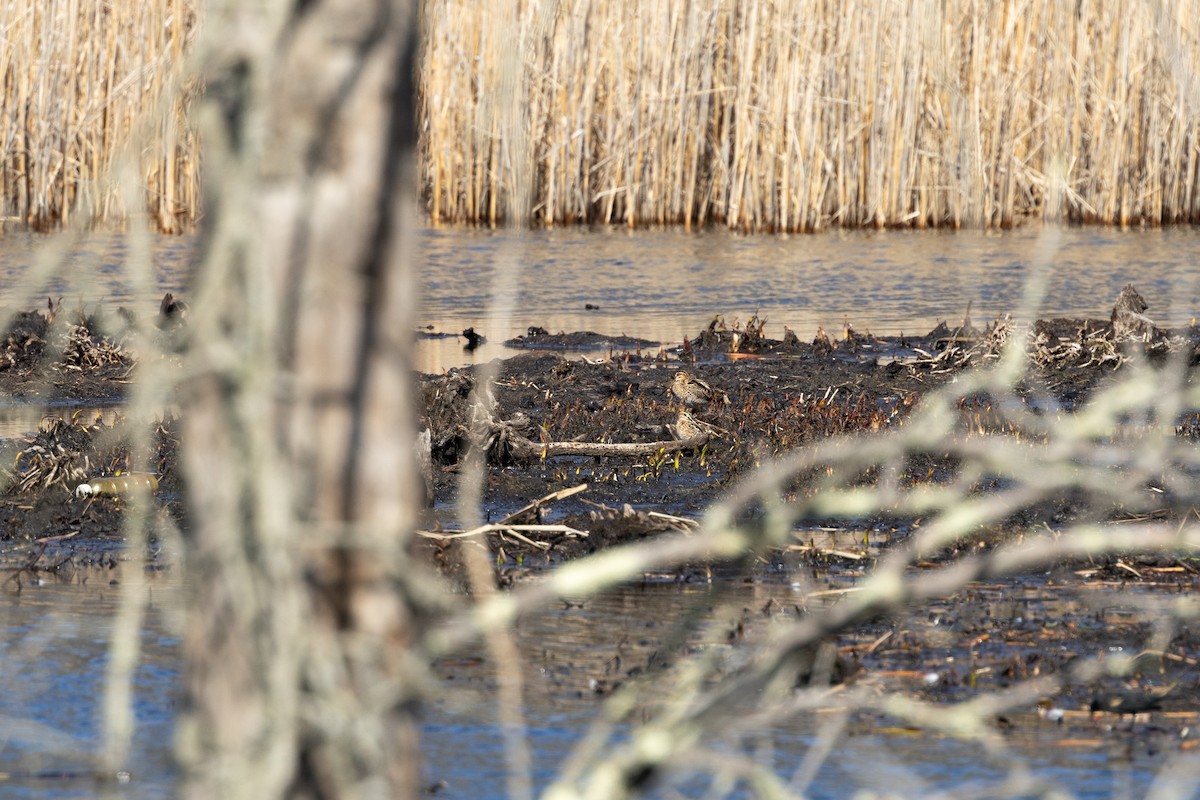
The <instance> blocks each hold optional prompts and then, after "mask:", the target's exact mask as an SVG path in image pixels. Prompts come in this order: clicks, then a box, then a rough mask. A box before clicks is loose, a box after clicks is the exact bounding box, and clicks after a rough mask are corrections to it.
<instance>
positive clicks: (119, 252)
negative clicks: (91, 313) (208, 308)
mask: <svg viewBox="0 0 1200 800" xmlns="http://www.w3.org/2000/svg"><path fill="white" fill-rule="evenodd" d="M145 245H146V249H145V257H146V259H148V261H149V263H148V264H147V263H145V260H143V259H141V255H142V249H141V242H140V241H138V240H135V239H133V238H131V237H129V236H127V235H124V234H115V233H86V234H81V235H79V236H72V235H69V234H55V235H53V236H45V235H40V234H33V233H21V232H17V233H7V234H5V235H4V237H3V238H2V239H0V287H3V289H2V291H0V307H4V308H16V309H18V310H24V309H27V308H35V309H38V310H41V309H43V308H45V305H46V298H47V297H54V298H55V299H57V298H59V297H61V298H63V301H64V302H63V307H64V308H68V309H70V308H73V307H74V306H75V304H76V303H84V304H86V305H89V306H90V305H93V304H95V303H103V304H105V305H111V306H113V307H115V306H121V305H124V306H129V307H130V308H131V309H132V310H134V311H136V312H137V313H139V314H151V313H154V312H157V311H158V303H159V300H160V299H162V296H163V294H164V293H166V292H174V293H176V294H181V295H184V294H186V289H187V268H188V263H189V259H190V258H191V256H192V254H193V253H194V252H195V247H196V241H195V238H194V237H190V236H152V237H148V238H147V239H146V241H145ZM139 262H141V263H139ZM142 269H144V270H145V275H144V279H139V276H141V275H142V274H143V273H142V271H141V270H142Z"/></svg>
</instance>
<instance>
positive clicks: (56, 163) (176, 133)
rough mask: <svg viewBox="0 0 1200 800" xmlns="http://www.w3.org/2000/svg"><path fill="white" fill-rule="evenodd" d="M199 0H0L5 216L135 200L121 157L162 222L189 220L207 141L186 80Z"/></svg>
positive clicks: (65, 217)
mask: <svg viewBox="0 0 1200 800" xmlns="http://www.w3.org/2000/svg"><path fill="white" fill-rule="evenodd" d="M196 15H197V9H196V6H195V4H194V3H193V2H192V0H156V2H152V3H138V2H130V1H129V0H116V1H115V2H111V3H77V2H71V0H46V1H45V2H38V3H5V4H3V5H0V75H2V76H3V93H4V95H3V102H2V103H0V143H2V147H0V158H2V159H3V161H2V163H0V216H2V217H3V219H4V220H5V221H11V222H19V223H24V224H27V225H29V226H31V227H33V228H35V229H38V230H47V229H51V228H54V227H57V226H60V225H66V224H68V223H70V222H71V220H72V218H73V217H74V216H75V215H77V214H78V215H82V216H83V217H84V218H85V220H84V221H85V222H86V223H88V224H96V223H99V222H106V223H109V224H112V223H114V222H120V221H122V220H124V219H125V218H126V216H127V215H128V214H129V213H130V212H131V211H136V210H137V209H131V208H128V207H127V205H126V202H127V200H126V199H125V198H123V197H122V195H121V193H120V192H119V191H118V190H117V182H116V178H115V177H114V174H113V167H114V165H116V164H118V163H119V162H120V160H121V159H128V160H129V163H130V164H131V166H132V167H133V168H134V169H135V170H136V175H137V180H138V181H139V182H140V187H141V191H142V193H143V200H144V203H145V208H146V210H147V212H148V214H149V216H150V220H151V224H152V225H154V226H156V227H157V228H158V229H159V230H161V231H163V232H168V233H170V232H177V231H181V230H187V229H190V228H191V227H192V226H193V225H194V223H195V221H196V218H197V215H198V213H199V196H198V192H199V180H198V178H199V176H198V170H199V151H198V147H197V143H196V139H195V135H194V132H193V131H192V130H191V128H190V127H189V125H188V123H187V120H186V112H187V108H188V105H189V101H190V97H191V95H192V93H193V92H192V90H190V89H189V88H187V87H184V86H182V85H181V84H180V80H181V78H180V76H181V74H182V72H181V71H182V67H183V65H184V59H185V54H186V52H187V51H188V49H189V48H190V45H191V42H192V39H193V38H194V35H195V31H196V27H197V16H196Z"/></svg>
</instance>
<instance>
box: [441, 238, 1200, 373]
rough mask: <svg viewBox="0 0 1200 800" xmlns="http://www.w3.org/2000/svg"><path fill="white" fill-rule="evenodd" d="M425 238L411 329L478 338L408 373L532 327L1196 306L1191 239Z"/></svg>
mask: <svg viewBox="0 0 1200 800" xmlns="http://www.w3.org/2000/svg"><path fill="white" fill-rule="evenodd" d="M423 242H424V256H425V261H424V264H423V275H424V284H423V286H422V292H423V294H422V298H421V318H420V322H421V323H422V324H426V325H432V326H433V327H434V328H436V329H437V330H442V331H448V332H455V333H457V332H460V331H462V330H463V329H464V328H466V327H474V328H475V329H476V330H477V331H479V332H482V333H484V334H485V335H487V336H488V337H489V341H488V344H487V345H485V346H484V347H482V348H480V349H479V350H478V351H476V353H475V354H473V355H472V354H468V353H464V351H463V349H462V344H463V341H462V340H455V339H451V340H448V341H445V340H443V341H432V342H429V341H426V342H421V343H420V344H419V345H418V363H419V365H420V367H421V368H422V369H424V370H425V371H429V372H434V371H440V370H441V369H445V368H447V367H450V366H456V365H459V364H462V363H467V362H468V361H470V360H486V359H490V358H495V357H497V356H504V355H508V354H511V353H512V352H513V351H512V350H510V349H507V348H503V347H502V346H501V345H500V344H499V342H501V341H503V340H505V339H508V338H511V337H513V336H516V335H520V334H523V333H525V331H526V329H527V328H528V327H529V326H531V325H540V326H542V327H544V328H546V329H547V330H549V331H551V332H558V331H575V330H594V331H596V332H598V333H602V334H607V335H616V334H622V333H624V334H628V335H630V336H638V337H641V338H646V339H653V340H656V341H660V342H664V343H668V344H679V343H680V342H681V341H682V340H683V337H684V336H689V337H690V336H694V335H695V334H696V333H697V332H698V331H699V330H700V329H701V328H702V327H703V326H704V325H706V324H707V323H708V322H709V321H710V320H711V319H712V318H713V315H714V314H723V315H725V317H726V319H727V320H728V321H729V322H732V321H733V320H735V319H741V320H742V321H745V320H746V319H748V318H749V317H750V315H752V314H756V313H757V314H758V315H759V316H760V317H766V318H767V319H768V321H769V323H768V327H767V331H766V332H767V335H769V336H773V337H775V338H780V337H782V334H783V326H784V325H787V326H789V327H790V328H792V329H793V330H795V331H796V333H797V335H799V336H800V338H801V339H811V338H812V337H813V336H814V335H815V334H816V331H817V328H818V327H823V328H824V329H825V330H826V331H829V332H830V333H836V332H837V331H840V330H841V328H842V326H843V325H844V324H845V323H846V322H849V323H850V324H851V325H853V326H854V327H855V328H856V329H858V330H860V331H864V330H869V331H872V332H874V333H879V334H896V333H902V332H907V333H914V332H916V333H924V332H926V331H928V330H929V329H931V328H933V327H934V326H935V325H936V324H937V323H938V322H939V321H941V320H947V321H949V322H951V323H954V322H957V321H959V320H961V319H962V317H963V314H964V313H965V311H966V309H967V305H968V303H970V304H971V316H972V318H973V319H974V320H975V322H976V323H979V322H986V321H988V320H990V319H992V318H994V317H996V316H997V315H1000V314H1005V313H1013V314H1014V315H1015V316H1016V317H1017V318H1018V319H1032V318H1036V317H1039V316H1041V317H1058V316H1072V317H1074V316H1090V317H1103V318H1107V317H1108V315H1109V312H1110V311H1111V310H1112V305H1113V302H1114V301H1115V299H1116V297H1117V294H1118V292H1120V290H1121V288H1122V287H1123V286H1124V285H1125V284H1126V283H1131V282H1132V283H1133V284H1134V285H1135V286H1136V287H1137V288H1138V290H1139V291H1140V292H1141V293H1142V295H1143V296H1144V297H1145V298H1146V300H1147V302H1148V303H1149V304H1150V311H1149V315H1150V316H1151V318H1153V319H1154V320H1155V321H1157V322H1159V323H1160V324H1168V325H1179V324H1185V323H1188V322H1190V321H1191V319H1192V318H1193V317H1194V316H1196V314H1197V310H1198V309H1200V265H1198V263H1197V259H1196V256H1195V253H1196V251H1197V245H1200V232H1197V231H1196V230H1193V229H1192V228H1169V229H1164V230H1146V231H1142V230H1130V231H1114V230H1106V229H1096V228H1073V229H1041V228H1027V229H1022V230H1016V231H1005V232H999V233H993V232H988V233H983V232H978V231H960V232H953V231H887V232H873V231H872V232H832V233H828V234H822V235H818V236H793V237H772V236H753V237H747V236H737V235H734V234H729V233H724V232H714V233H700V234H687V233H682V232H675V231H665V232H641V231H639V232H633V233H629V232H625V231H599V232H593V231H585V230H575V229H569V230H561V231H560V230H556V231H539V232H523V233H519V234H518V233H512V232H507V231H500V232H492V231H484V230H477V231H476V230H468V231H463V230H448V231H429V232H428V233H427V234H426V235H425V237H424V239H423ZM1029 289H1032V292H1031V294H1030V295H1029V296H1028V297H1027V296H1026V291H1027V290H1029ZM588 304H591V305H593V306H598V307H599V308H598V310H591V311H589V310H587V308H586V306H587V305H588Z"/></svg>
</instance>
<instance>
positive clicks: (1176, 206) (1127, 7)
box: [421, 0, 1200, 231]
mask: <svg viewBox="0 0 1200 800" xmlns="http://www.w3.org/2000/svg"><path fill="white" fill-rule="evenodd" d="M1196 19H1200V3H1198V2H1196V0H1190V1H1186V0H1185V2H1180V3H1171V4H1165V3H1164V4H1153V3H1151V4H1141V3H1128V4H1111V3H1087V4H1082V5H1080V4H1078V3H1076V2H1074V0H1029V1H1028V2H1022V3H1017V2H1011V1H1009V2H997V3H978V2H971V1H970V0H936V1H935V0H913V1H912V2H898V1H897V0H884V2H876V1H873V2H867V1H866V0H844V1H843V2H836V3H833V2H821V1H820V0H801V1H798V2H773V1H772V0H736V1H735V0H706V1H705V2H692V0H631V1H630V2H611V1H609V2H603V1H601V0H563V2H561V3H549V2H543V1H542V0H496V2H491V3H485V4H476V3H471V2H466V1H465V0H426V2H425V24H426V35H427V45H426V46H427V53H426V59H425V62H424V66H423V71H422V74H421V82H422V87H423V93H424V126H425V127H424V132H423V135H424V141H423V155H424V182H425V183H424V186H425V192H426V195H427V201H428V204H429V209H430V212H431V214H432V216H433V218H434V219H435V220H437V221H446V222H469V223H480V224H489V225H494V224H497V223H498V222H499V221H500V220H501V219H502V218H505V216H506V213H507V212H506V209H508V208H510V207H511V205H512V204H513V203H514V201H518V200H519V198H513V197H512V196H511V188H510V187H512V186H514V185H516V184H515V182H514V180H513V174H514V170H517V169H520V168H522V165H523V164H528V165H530V166H531V167H532V169H533V170H534V176H535V182H534V189H533V195H532V197H530V198H529V200H528V203H529V205H528V207H527V208H524V209H523V215H531V217H532V219H533V221H534V222H536V223H541V224H544V225H557V224H563V223H574V222H588V223H623V224H626V225H629V226H630V227H639V226H645V225H677V224H682V225H686V226H698V225H708V224H720V225H725V226H728V227H730V228H733V229H736V230H744V231H813V230H819V229H822V228H826V227H829V226H833V225H840V226H876V227H885V226H913V227H925V226H955V227H957V226H964V225H968V226H986V227H1005V226H1009V225H1013V224H1017V223H1018V222H1020V221H1021V220H1022V219H1023V218H1027V217H1030V216H1032V217H1041V218H1046V219H1051V220H1070V221H1087V222H1100V223H1108V224H1119V225H1126V224H1165V223H1173V222H1195V221H1197V220H1200V187H1198V186H1197V183H1198V181H1197V176H1198V174H1200V164H1198V161H1200V125H1198V111H1200V76H1198V75H1197V74H1196V71H1195V65H1197V64H1200V41H1198V34H1197V31H1196V28H1195V25H1194V20H1196ZM514 82H515V84H516V86H517V87H518V89H517V91H516V92H515V95H514V93H513V92H511V91H509V87H511V86H512V85H513V84H514ZM518 150H519V151H518Z"/></svg>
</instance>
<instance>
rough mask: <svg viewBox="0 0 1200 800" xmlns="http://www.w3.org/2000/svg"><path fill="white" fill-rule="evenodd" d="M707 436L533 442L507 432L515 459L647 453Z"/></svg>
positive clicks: (697, 444)
mask: <svg viewBox="0 0 1200 800" xmlns="http://www.w3.org/2000/svg"><path fill="white" fill-rule="evenodd" d="M708 439H709V437H708V436H694V437H692V438H690V439H675V440H671V441H661V442H534V441H532V440H530V439H526V438H525V437H524V436H520V435H517V434H509V439H508V443H509V446H510V447H511V450H510V453H511V454H512V456H513V457H514V458H518V459H522V460H537V459H543V458H554V457H555V456H599V457H605V456H625V457H628V456H649V455H654V454H655V453H673V452H675V451H677V450H687V449H694V448H697V447H702V446H703V445H704V444H705V442H707V441H708Z"/></svg>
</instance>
